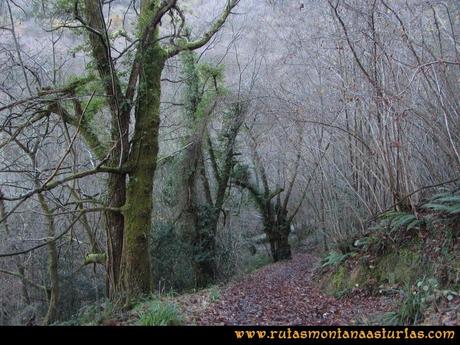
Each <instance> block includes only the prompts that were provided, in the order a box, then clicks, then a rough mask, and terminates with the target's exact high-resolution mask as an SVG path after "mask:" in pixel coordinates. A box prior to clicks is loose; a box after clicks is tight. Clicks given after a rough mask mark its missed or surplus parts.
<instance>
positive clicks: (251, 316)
mask: <svg viewBox="0 0 460 345" xmlns="http://www.w3.org/2000/svg"><path fill="white" fill-rule="evenodd" d="M317 264H318V259H317V258H316V257H314V256H311V255H308V254H297V255H295V257H294V258H293V260H292V261H288V262H280V263H276V264H272V265H269V266H266V267H264V268H262V269H260V270H258V271H256V272H253V273H251V274H249V275H245V276H244V277H242V278H241V279H240V280H238V281H235V282H232V283H230V284H229V285H228V286H227V287H226V288H224V289H223V290H222V292H221V294H220V297H219V298H218V300H217V301H215V302H213V303H209V302H204V300H203V299H200V297H199V296H197V295H195V297H192V298H187V301H183V302H186V304H187V305H182V307H183V308H184V309H186V310H187V311H188V312H187V314H188V315H187V319H188V322H187V323H190V324H197V325H223V324H225V325H337V324H342V325H343V324H356V323H363V322H364V323H367V322H370V321H369V320H370V317H371V316H372V315H376V314H381V313H384V312H386V311H389V310H391V308H392V304H393V303H394V302H393V301H391V300H390V299H388V298H385V297H369V296H365V295H364V294H362V293H361V294H360V293H355V294H353V296H350V297H347V298H341V299H337V298H334V297H331V296H327V295H325V294H324V293H322V292H321V291H320V290H319V288H318V287H317V286H316V284H315V282H314V281H313V280H312V275H313V270H314V268H315V267H316V266H317ZM191 296H193V295H191ZM191 296H189V297H191ZM200 304H201V306H202V307H201V308H200V307H198V306H197V305H200Z"/></svg>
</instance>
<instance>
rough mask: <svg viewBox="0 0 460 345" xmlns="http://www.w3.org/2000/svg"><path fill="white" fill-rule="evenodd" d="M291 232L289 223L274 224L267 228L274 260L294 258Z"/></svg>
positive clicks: (266, 231)
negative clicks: (290, 240) (290, 238)
mask: <svg viewBox="0 0 460 345" xmlns="http://www.w3.org/2000/svg"><path fill="white" fill-rule="evenodd" d="M289 232H290V226H289V224H281V225H273V226H271V227H269V228H267V227H266V228H265V233H266V234H267V237H268V240H269V242H270V252H271V254H272V257H273V261H274V262H277V261H282V260H290V259H292V253H291V245H290V244H289Z"/></svg>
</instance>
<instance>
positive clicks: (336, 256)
mask: <svg viewBox="0 0 460 345" xmlns="http://www.w3.org/2000/svg"><path fill="white" fill-rule="evenodd" d="M351 255H352V253H347V254H341V253H338V252H335V251H332V252H329V253H328V254H327V255H326V256H325V257H324V258H323V260H321V267H322V268H325V267H327V266H337V265H338V264H340V263H341V262H342V261H344V260H345V259H346V258H348V257H349V256H351Z"/></svg>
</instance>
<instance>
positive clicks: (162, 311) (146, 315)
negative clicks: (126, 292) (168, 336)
mask: <svg viewBox="0 0 460 345" xmlns="http://www.w3.org/2000/svg"><path fill="white" fill-rule="evenodd" d="M136 309H137V313H138V317H139V319H138V324H139V325H141V326H177V325H180V324H181V323H182V321H183V317H182V315H181V314H180V312H179V308H178V307H177V305H176V304H175V303H173V302H169V301H161V300H153V301H149V302H146V303H144V304H142V305H140V306H138V307H137V308H136Z"/></svg>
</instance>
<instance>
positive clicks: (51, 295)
mask: <svg viewBox="0 0 460 345" xmlns="http://www.w3.org/2000/svg"><path fill="white" fill-rule="evenodd" d="M35 185H36V186H39V184H38V181H37V180H36V181H35ZM38 201H39V203H40V206H41V208H42V210H43V212H44V213H45V217H46V222H47V236H48V238H54V237H55V236H56V231H55V227H54V218H53V214H52V212H51V210H50V209H49V207H48V204H47V203H46V200H45V197H44V196H43V194H41V193H40V194H38ZM47 248H48V274H49V278H50V288H49V290H48V311H47V312H46V316H45V319H44V321H43V323H44V324H45V325H49V324H51V323H53V322H54V321H56V320H57V315H58V303H59V271H58V269H59V268H58V262H59V257H58V253H57V247H56V242H55V241H49V242H48V244H47Z"/></svg>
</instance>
